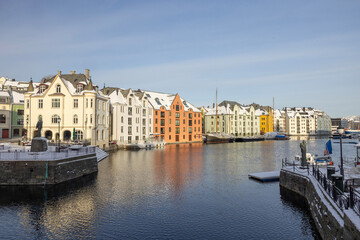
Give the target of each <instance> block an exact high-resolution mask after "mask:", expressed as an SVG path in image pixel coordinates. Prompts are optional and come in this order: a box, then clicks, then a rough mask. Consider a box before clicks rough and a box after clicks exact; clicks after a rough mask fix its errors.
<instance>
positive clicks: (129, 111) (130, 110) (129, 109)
mask: <svg viewBox="0 0 360 240" xmlns="http://www.w3.org/2000/svg"><path fill="white" fill-rule="evenodd" d="M128 114H129V115H130V116H131V115H132V108H131V107H129V108H128Z"/></svg>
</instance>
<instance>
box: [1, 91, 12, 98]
mask: <svg viewBox="0 0 360 240" xmlns="http://www.w3.org/2000/svg"><path fill="white" fill-rule="evenodd" d="M0 96H1V97H10V94H9V93H8V92H7V91H0Z"/></svg>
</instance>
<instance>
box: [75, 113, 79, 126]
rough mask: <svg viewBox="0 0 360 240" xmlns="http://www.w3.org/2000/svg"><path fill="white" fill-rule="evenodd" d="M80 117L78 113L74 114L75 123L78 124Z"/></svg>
mask: <svg viewBox="0 0 360 240" xmlns="http://www.w3.org/2000/svg"><path fill="white" fill-rule="evenodd" d="M78 122H79V119H78V115H76V114H75V115H74V124H78Z"/></svg>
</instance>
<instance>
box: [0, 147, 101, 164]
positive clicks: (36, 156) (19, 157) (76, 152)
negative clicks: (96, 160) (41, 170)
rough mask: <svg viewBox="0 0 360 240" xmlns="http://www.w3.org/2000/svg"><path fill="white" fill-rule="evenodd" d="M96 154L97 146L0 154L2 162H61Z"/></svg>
mask: <svg viewBox="0 0 360 240" xmlns="http://www.w3.org/2000/svg"><path fill="white" fill-rule="evenodd" d="M93 153H96V147H95V146H89V147H80V148H77V149H69V148H66V149H61V150H60V152H56V151H48V152H30V151H29V150H19V151H10V152H0V160H2V161H31V160H36V161H38V160H45V161H52V160H59V159H64V158H68V157H76V156H83V155H88V154H93Z"/></svg>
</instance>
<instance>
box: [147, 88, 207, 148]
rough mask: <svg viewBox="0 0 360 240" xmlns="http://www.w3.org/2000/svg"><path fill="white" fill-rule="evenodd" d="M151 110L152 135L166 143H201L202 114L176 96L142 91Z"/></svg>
mask: <svg viewBox="0 0 360 240" xmlns="http://www.w3.org/2000/svg"><path fill="white" fill-rule="evenodd" d="M144 93H145V96H146V97H147V100H148V101H149V103H150V104H151V106H152V108H153V135H154V138H155V139H158V140H163V141H165V142H166V143H185V142H200V141H202V129H201V128H202V114H201V111H200V110H199V109H197V108H196V107H194V106H193V105H192V104H190V103H189V102H187V101H185V100H184V99H182V98H180V96H179V95H178V94H166V93H158V92H151V91H144Z"/></svg>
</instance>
